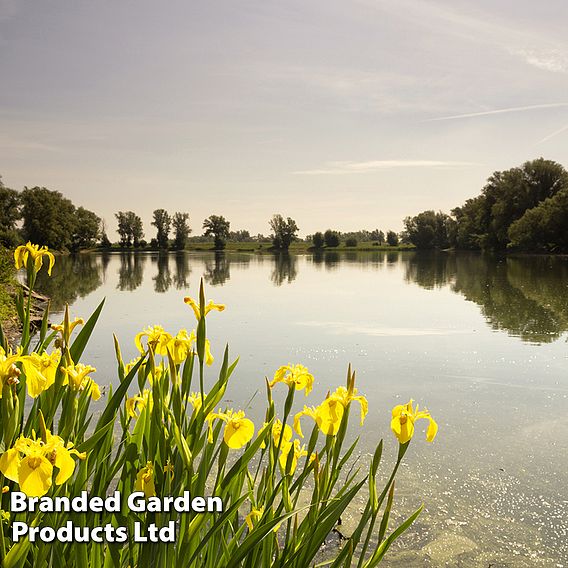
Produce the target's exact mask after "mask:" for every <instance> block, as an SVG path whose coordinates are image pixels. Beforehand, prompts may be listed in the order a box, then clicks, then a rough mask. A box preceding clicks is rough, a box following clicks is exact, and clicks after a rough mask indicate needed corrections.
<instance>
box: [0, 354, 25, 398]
mask: <svg viewBox="0 0 568 568" xmlns="http://www.w3.org/2000/svg"><path fill="white" fill-rule="evenodd" d="M21 360H22V357H21V356H20V353H19V352H18V353H16V354H15V355H14V354H13V353H12V351H11V350H8V352H6V351H4V349H3V348H2V347H0V398H2V390H3V389H4V385H5V384H17V383H18V382H19V376H20V369H18V367H16V363H19V362H20V361H21Z"/></svg>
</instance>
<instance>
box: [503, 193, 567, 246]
mask: <svg viewBox="0 0 568 568" xmlns="http://www.w3.org/2000/svg"><path fill="white" fill-rule="evenodd" d="M508 235H509V239H510V241H511V242H510V243H509V246H511V247H516V248H520V249H525V250H539V251H545V252H568V186H567V187H566V188H565V189H563V190H561V191H559V192H558V193H556V194H555V195H554V197H549V198H547V199H545V200H544V201H542V202H541V203H540V204H539V205H538V206H537V207H533V208H532V209H529V210H528V211H527V212H526V213H525V214H524V215H523V216H522V217H521V218H520V219H518V220H517V221H515V222H514V223H513V224H512V225H511V226H510V227H509V232H508Z"/></svg>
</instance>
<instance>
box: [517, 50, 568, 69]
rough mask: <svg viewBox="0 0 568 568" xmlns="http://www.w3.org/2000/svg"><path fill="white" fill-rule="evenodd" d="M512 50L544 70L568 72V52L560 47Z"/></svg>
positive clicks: (530, 63)
mask: <svg viewBox="0 0 568 568" xmlns="http://www.w3.org/2000/svg"><path fill="white" fill-rule="evenodd" d="M510 52H511V53H512V54H513V55H518V56H520V57H522V58H523V59H524V60H525V63H528V64H529V65H533V66H534V67H538V68H539V69H543V70H544V71H551V72H553V73H568V54H566V52H564V51H561V50H560V49H511V50H510Z"/></svg>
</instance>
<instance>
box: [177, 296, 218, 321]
mask: <svg viewBox="0 0 568 568" xmlns="http://www.w3.org/2000/svg"><path fill="white" fill-rule="evenodd" d="M183 301H184V302H185V303H186V304H187V305H188V306H189V307H190V308H191V309H192V310H193V313H194V314H195V319H196V320H197V321H200V320H201V309H200V308H199V303H198V302H196V301H195V300H194V299H193V298H190V297H189V296H187V297H185V298H184V299H183ZM224 309H225V305H224V304H214V303H213V300H210V301H209V303H208V304H207V305H206V306H205V313H204V314H203V317H205V316H206V315H207V314H208V313H209V312H210V311H211V310H217V311H218V312H222V311H223V310H224Z"/></svg>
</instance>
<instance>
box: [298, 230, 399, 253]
mask: <svg viewBox="0 0 568 568" xmlns="http://www.w3.org/2000/svg"><path fill="white" fill-rule="evenodd" d="M307 238H308V240H309V241H311V242H312V244H313V246H314V248H316V249H321V248H324V247H326V248H336V247H338V246H339V245H340V244H341V243H342V242H343V243H344V244H345V246H346V247H356V246H357V244H358V243H361V242H372V243H373V244H375V245H380V246H383V245H385V244H386V245H389V246H398V245H399V244H400V240H399V236H398V234H397V233H395V232H394V231H387V234H386V237H385V233H384V232H383V231H380V230H379V229H374V230H372V231H368V230H366V229H363V230H361V231H351V232H345V233H342V232H340V231H334V230H332V229H327V230H326V231H325V232H324V233H322V232H321V231H318V232H317V233H314V234H313V235H309V236H308V237H307Z"/></svg>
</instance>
